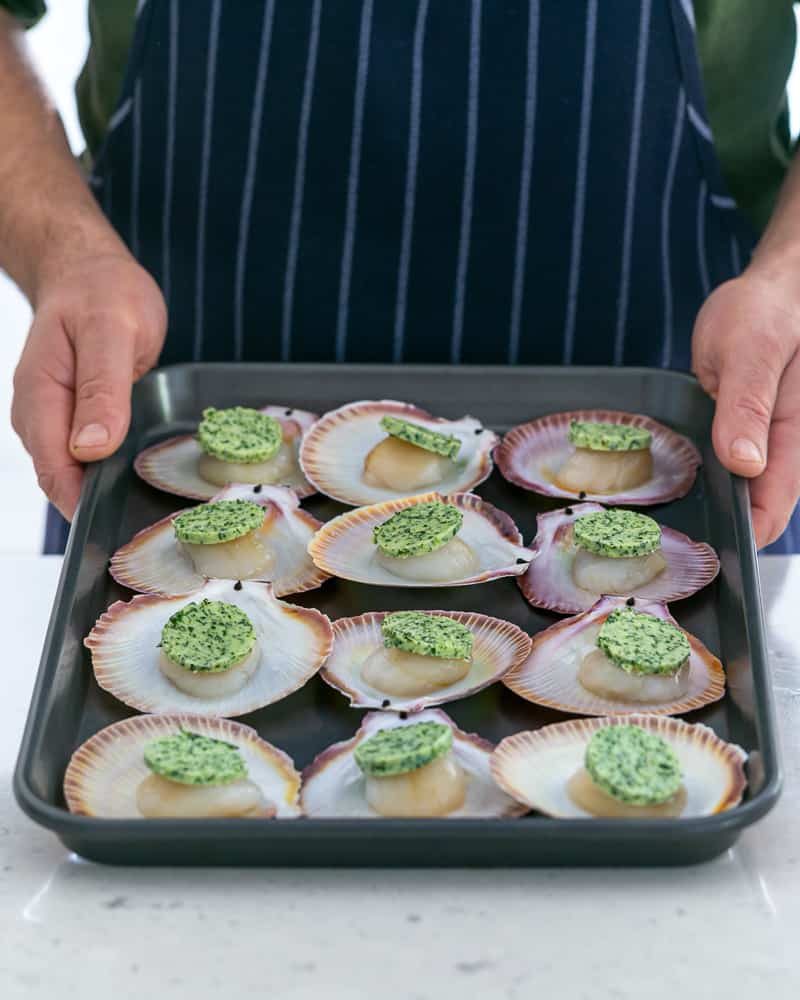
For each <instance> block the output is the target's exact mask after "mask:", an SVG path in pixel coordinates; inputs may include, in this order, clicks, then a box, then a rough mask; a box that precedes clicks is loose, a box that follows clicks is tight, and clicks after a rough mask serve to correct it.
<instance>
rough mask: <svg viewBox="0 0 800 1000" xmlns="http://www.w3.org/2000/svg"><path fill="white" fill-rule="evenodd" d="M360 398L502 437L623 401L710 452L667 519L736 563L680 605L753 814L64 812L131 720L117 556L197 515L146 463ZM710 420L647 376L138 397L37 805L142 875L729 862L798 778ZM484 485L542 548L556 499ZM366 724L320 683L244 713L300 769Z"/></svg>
mask: <svg viewBox="0 0 800 1000" xmlns="http://www.w3.org/2000/svg"><path fill="white" fill-rule="evenodd" d="M363 398H371V399H381V398H389V399H401V400H410V401H413V402H415V403H417V404H419V405H420V406H423V407H426V408H427V409H429V410H431V411H432V412H434V413H436V414H440V415H443V416H448V417H458V416H461V415H463V414H464V413H470V414H472V415H473V416H476V417H478V418H479V419H481V420H482V421H483V422H484V423H485V424H486V426H488V427H492V428H494V429H495V430H496V431H498V432H503V431H505V430H507V429H508V428H509V427H511V426H512V425H513V424H517V423H521V422H523V421H525V420H528V419H530V418H532V417H536V416H539V415H542V414H546V413H550V412H554V411H558V410H567V409H573V408H580V407H590V406H591V407H594V406H596V407H613V408H617V409H625V410H632V411H640V412H643V413H648V414H650V415H651V416H653V417H655V418H657V419H658V420H662V421H664V422H665V423H667V424H669V425H670V426H672V427H674V428H676V429H677V430H679V431H681V432H683V433H685V434H688V435H690V436H691V437H692V438H693V439H694V440H695V442H696V443H697V445H698V446H699V448H700V450H701V452H702V454H703V459H704V467H703V469H702V470H701V471H700V473H699V475H698V477H697V481H696V483H695V485H694V487H693V489H692V491H691V493H690V494H689V495H688V496H686V497H684V498H683V499H681V500H678V501H676V502H674V503H671V504H668V505H665V506H661V507H658V508H653V509H652V513H654V514H655V516H656V517H658V518H659V519H660V520H663V522H664V523H666V524H669V525H671V526H673V527H675V528H678V529H680V530H681V531H685V532H687V533H688V534H690V535H691V536H692V537H694V538H697V539H701V540H706V541H708V542H710V543H711V544H712V545H713V546H714V547H715V548H716V550H717V551H718V553H719V555H720V559H721V564H722V569H721V573H720V576H719V578H718V580H717V581H716V582H715V583H714V584H713V585H712V586H711V587H708V588H706V589H705V590H704V591H702V592H701V593H700V594H697V595H695V596H694V597H693V598H690V599H689V600H685V601H681V602H679V603H677V604H675V605H673V606H672V610H673V613H674V614H675V615H676V617H677V619H678V621H679V622H680V623H681V624H682V625H683V626H684V627H686V628H687V629H689V630H690V631H692V632H694V633H695V634H696V635H698V636H700V638H701V639H702V640H703V641H704V642H705V643H706V644H707V645H708V646H710V648H711V649H712V650H713V651H715V652H716V653H717V654H718V655H719V656H720V657H721V659H722V660H723V662H724V663H725V664H726V666H727V668H728V675H729V690H728V693H727V694H726V696H725V698H724V700H723V701H722V702H720V703H718V704H716V705H714V706H710V707H708V708H706V709H704V710H701V711H698V712H694V713H692V714H691V715H690V716H688V717H687V718H688V719H689V720H690V721H693V722H704V723H706V724H708V725H710V726H712V727H713V728H714V729H715V730H716V732H717V733H718V734H719V735H720V736H722V737H723V738H725V739H727V740H733V741H735V742H736V743H739V744H740V745H741V746H743V747H744V748H745V749H746V750H747V751H748V752H749V754H750V762H749V765H748V770H749V788H748V792H747V796H746V798H745V800H744V802H743V803H742V804H741V805H740V806H738V807H737V808H735V809H733V810H731V811H729V812H726V813H723V814H722V815H719V816H713V817H708V818H702V819H680V820H616V821H613V820H612V821H608V820H599V819H596V820H566V821H564V820H554V819H547V818H543V817H540V816H535V815H531V816H527V817H525V818H523V819H514V820H511V819H508V820H501V819H497V820H490V819H482V820H311V819H301V820H296V821H276V822H270V823H256V822H254V821H252V820H193V821H186V820H183V821H178V820H156V821H153V820H151V821H147V822H145V821H142V820H103V819H93V818H87V817H82V816H73V815H71V814H70V813H69V812H67V810H66V808H65V805H64V799H63V795H62V789H61V783H62V779H63V775H64V769H65V767H66V765H67V761H68V760H69V757H70V754H71V753H72V752H73V750H74V749H75V748H76V747H77V746H78V745H79V744H80V743H81V742H82V741H84V740H85V739H87V738H88V737H89V736H91V735H92V734H93V733H95V732H97V730H99V729H101V728H102V727H103V726H106V725H108V724H109V723H111V722H114V721H116V720H119V719H122V718H125V717H126V716H129V715H131V714H133V713H132V712H131V710H130V709H128V708H126V706H124V705H122V704H121V703H120V702H118V701H116V700H115V699H114V698H113V697H112V696H111V695H109V694H107V693H105V692H103V691H101V690H100V688H99V687H98V686H97V684H96V683H95V681H94V677H93V675H92V671H91V666H90V661H89V655H88V652H87V651H86V650H85V649H84V648H83V646H82V640H83V637H84V636H85V635H86V634H87V633H88V631H89V630H90V628H91V627H92V625H93V623H94V621H95V619H96V618H97V616H98V615H99V614H100V612H101V611H103V610H104V609H105V608H106V607H107V606H108V605H109V604H110V603H111V602H112V601H114V600H117V599H119V598H127V597H128V596H129V594H128V593H127V592H126V591H124V590H123V589H122V588H120V587H119V586H118V585H117V584H115V583H114V581H113V580H112V579H111V577H110V576H109V575H108V573H107V572H106V567H107V565H108V559H109V556H110V555H111V553H112V552H113V551H114V550H115V549H116V548H117V547H118V546H119V545H120V544H122V543H123V542H125V541H127V540H128V539H129V538H130V537H131V535H132V534H133V533H134V532H135V531H137V530H138V529H139V528H142V527H144V526H145V525H148V524H150V523H151V522H153V521H155V520H157V519H158V518H160V517H162V516H164V515H165V514H167V513H169V512H171V511H174V510H177V509H179V508H180V507H182V506H185V505H186V502H185V501H181V500H180V499H179V498H176V497H172V496H169V495H167V494H164V493H160V492H158V491H157V490H155V489H152V488H151V487H149V486H147V485H146V484H145V483H143V482H141V481H139V479H138V478H137V477H136V475H135V474H134V472H133V468H132V461H133V457H134V456H135V455H136V453H137V452H138V451H140V450H141V449H142V448H143V447H145V446H146V445H149V444H152V443H154V442H155V441H157V440H160V439H162V438H164V437H167V436H169V435H172V434H175V433H181V432H184V433H185V432H186V431H189V430H191V429H193V427H194V426H195V425H196V422H197V419H198V417H199V415H200V411H201V410H202V408H203V407H204V406H208V405H214V406H231V405H234V404H243V405H253V406H255V405H264V404H265V403H267V402H276V403H280V404H283V403H285V404H286V405H287V406H296V407H302V408H304V409H309V410H314V411H317V412H319V413H322V412H324V411H326V410H329V409H331V408H333V407H335V406H339V405H340V404H342V403H344V402H348V401H352V400H356V399H363ZM711 416H712V406H711V403H710V401H709V400H708V398H707V397H706V396H705V395H704V393H703V392H702V391H701V389H700V387H699V386H698V384H697V383H696V382H695V380H694V379H693V378H691V377H690V376H688V375H683V374H679V373H674V372H664V371H656V370H649V369H630V368H628V369H610V368H521V367H520V368H501V367H461V368H450V367H439V366H437V367H432V366H424V367H398V366H395V367H391V366H353V365H340V366H335V367H332V366H330V367H329V366H322V365H309V364H305V365H301V364H297V365H247V366H235V365H223V364H205V365H182V366H176V367H173V368H167V369H163V370H161V371H157V372H154V373H152V374H150V375H149V376H147V377H146V378H145V379H143V380H142V381H141V382H140V383H139V384H138V385H137V386H136V388H135V390H134V398H133V423H132V426H131V430H130V433H129V434H128V437H127V439H126V440H125V443H124V445H123V446H122V448H121V449H120V451H119V452H118V453H117V454H116V455H115V456H114V457H113V458H111V459H108V460H107V461H105V462H103V463H102V464H100V465H98V466H95V467H93V468H91V469H90V470H89V473H88V475H87V477H86V483H85V485H84V489H83V494H82V498H81V502H80V507H79V510H78V514H77V517H76V519H75V523H74V526H73V530H72V535H71V538H70V541H69V545H68V548H67V554H66V559H65V562H64V568H63V571H62V574H61V580H60V583H59V586H58V592H57V594H56V598H55V603H54V606H53V612H52V617H51V620H50V625H49V628H48V632H47V637H46V640H45V644H44V651H43V654H42V661H41V666H40V669H39V675H38V679H37V682H36V687H35V690H34V694H33V700H32V704H31V709H30V714H29V717H28V722H27V726H26V729H25V734H24V737H23V743H22V748H21V751H20V756H19V761H18V764H17V770H16V774H15V779H14V785H15V791H16V795H17V798H18V801H19V803H20V805H21V806H22V808H23V809H24V810H25V811H26V812H27V813H28V815H29V816H31V817H32V818H33V819H34V820H35V821H36V822H37V823H40V824H42V825H43V826H45V827H48V828H49V829H51V830H53V831H54V832H55V833H56V834H57V835H58V836H59V837H60V838H61V840H62V841H63V842H64V844H66V845H67V847H69V848H71V849H72V850H74V851H76V852H78V853H79V854H82V855H84V856H85V857H88V858H93V859H95V860H98V861H105V862H112V863H125V864H180V865H186V864H230V865H370V866H372V865H378V866H403V865H413V866H419V865H437V866H457V865H480V866H484V865H499V866H507V865H552V864H570V865H609V864H611V865H640V864H656V865H663V864H688V863H693V862H698V861H702V860H705V859H708V858H711V857H714V856H715V855H718V854H720V853H721V852H722V851H724V850H726V849H727V848H728V847H730V845H731V844H732V843H733V842H734V841H735V840H736V839H737V837H738V835H739V833H740V832H741V830H742V829H743V828H744V827H746V826H748V825H749V824H751V823H753V822H754V821H755V820H757V819H759V818H760V817H761V816H763V815H764V814H765V813H766V812H767V811H768V810H769V809H770V808H771V807H772V806H773V805H774V803H775V801H776V799H777V797H778V795H779V792H780V784H781V777H780V767H779V761H778V754H777V749H776V735H775V714H774V707H773V701H772V694H771V689H770V683H769V675H768V669H767V658H766V651H765V643H764V624H763V614H762V609H761V599H760V593H759V582H758V566H757V561H756V553H755V547H754V544H753V537H752V533H751V528H750V509H749V500H748V495H747V488H746V484H745V483H744V482H743V481H742V480H738V479H736V478H733V477H731V476H730V475H728V473H726V472H725V471H724V470H723V469H722V467H721V466H720V465H719V463H718V462H717V460H716V458H715V457H714V454H713V451H712V448H711V443H710V425H711ZM478 492H480V493H481V495H483V496H484V497H485V498H487V499H488V500H490V501H491V502H492V503H494V504H496V505H497V506H499V507H500V508H501V509H502V510H505V511H508V513H509V514H511V516H512V517H513V518H514V519H515V521H516V522H517V524H518V525H519V527H520V529H521V530H522V532H523V535H524V538H525V541H526V543H528V542H530V540H531V537H532V535H533V533H534V531H535V525H536V514H537V513H538V512H540V511H542V510H545V509H548V508H551V507H553V506H558V502H554V501H549V500H546V499H545V498H543V497H538V496H536V495H534V494H532V493H528V492H525V491H523V490H521V489H518V488H517V487H514V486H512V485H510V484H508V483H506V482H505V481H504V480H503V479H502V478H501V477H500V475H499V474H498V473H497V472H495V473H494V474H493V476H492V477H491V479H490V480H489V481H488V482H486V483H485V484H483V486H481V487H479V488H478ZM306 506H307V507H308V508H309V509H310V510H311V511H312V512H313V513H314V514H316V515H317V516H318V517H320V518H321V519H323V520H324V519H326V518H329V517H331V516H333V515H334V514H336V513H338V512H340V511H341V510H342V509H343V508H341V507H340V506H339V505H338V504H336V503H334V502H333V501H330V500H327V499H325V498H322V497H315V498H312V499H311V500H309V501H307V502H306ZM291 600H293V601H296V602H297V603H301V604H309V605H312V606H315V607H318V608H320V609H321V610H322V611H324V612H326V613H327V614H329V615H330V616H331V617H332V618H338V617H342V616H345V615H353V614H358V613H360V612H362V611H367V610H382V609H398V608H402V607H414V608H420V609H424V608H426V607H429V608H430V607H434V606H435V607H439V608H446V609H454V608H460V609H464V610H475V611H482V612H484V613H486V614H490V615H496V616H498V617H501V618H507V619H509V620H511V621H514V622H516V623H517V624H518V625H520V626H521V627H522V628H524V629H526V630H528V631H529V632H530V633H533V632H536V631H538V630H539V629H541V628H543V627H546V626H547V625H548V624H550V623H551V622H552V621H554V620H555V619H554V617H553V616H550V615H548V614H545V613H542V612H538V611H535V610H533V609H532V608H530V607H529V606H528V605H527V604H526V602H525V601H524V600H523V598H522V596H521V594H520V592H519V590H518V589H517V587H516V585H515V582H514V580H513V579H503V580H497V581H494V582H492V583H489V584H483V585H480V586H475V587H466V588H445V589H442V590H437V591H435V592H431V591H429V590H406V589H398V590H396V591H393V590H391V589H383V588H375V587H367V586H363V585H359V584H353V583H347V582H344V581H338V580H337V581H329V582H328V583H327V584H326V585H325V586H324V587H323V588H322V589H321V590H317V591H313V592H311V593H309V594H306V595H304V596H302V597H295V598H291ZM446 707H447V711H448V712H449V713H450V714H451V715H452V716H453V718H454V719H455V720H456V722H457V723H458V724H459V726H461V727H462V728H463V729H466V730H467V731H471V732H477V733H480V735H481V736H484V737H486V738H487V739H490V740H493V741H497V740H499V739H501V738H502V737H504V736H506V735H508V734H510V733H514V732H518V731H519V730H523V729H531V728H537V727H539V726H543V725H546V724H548V723H551V722H558V721H561V720H562V719H563V718H564V716H562V715H560V714H558V713H556V712H552V711H549V710H547V709H544V708H538V707H537V706H535V705H531V704H529V703H528V702H525V701H523V700H522V699H520V698H518V697H517V696H516V695H514V694H512V693H511V692H510V691H508V690H506V689H505V688H504V687H503V686H502V685H500V684H495V685H494V686H493V687H491V688H489V689H487V690H485V691H482V692H480V693H479V694H476V695H473V696H472V697H470V698H467V699H464V700H463V701H460V702H456V703H452V704H450V705H448V706H446ZM361 714H362V713H361V712H359V711H357V710H355V709H351V708H349V707H348V706H347V704H346V702H345V699H344V698H343V697H342V696H341V695H340V694H338V693H337V692H336V691H334V690H332V689H331V688H329V687H328V686H327V685H325V684H324V683H323V682H322V681H321V680H320V679H319V678H313V680H312V681H311V682H310V683H308V684H307V685H306V686H305V687H304V688H303V689H302V690H300V691H298V692H296V693H295V694H293V695H291V696H290V697H289V698H286V699H285V700H284V701H281V702H279V703H278V704H276V705H272V706H269V707H268V708H265V709H262V710H260V711H258V712H254V713H252V714H251V715H249V716H245V717H244V718H243V719H242V720H241V721H243V722H246V723H248V724H250V725H252V726H254V727H255V728H256V729H257V730H258V732H259V733H260V734H261V735H262V736H263V737H265V738H266V739H268V740H270V741H271V742H273V743H275V744H276V745H277V746H279V747H281V748H282V749H284V750H286V751H287V752H288V753H289V754H290V755H291V756H292V757H293V758H294V760H295V762H296V764H297V765H298V767H303V766H305V765H306V764H308V763H309V761H310V760H311V759H312V758H313V757H314V755H315V754H316V753H317V752H319V751H320V750H322V749H323V748H324V747H326V746H328V745H329V744H330V743H333V742H335V741H337V740H342V739H346V738H348V737H350V736H351V735H352V733H353V732H354V731H355V730H356V729H357V727H358V722H359V719H360V716H361Z"/></svg>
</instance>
